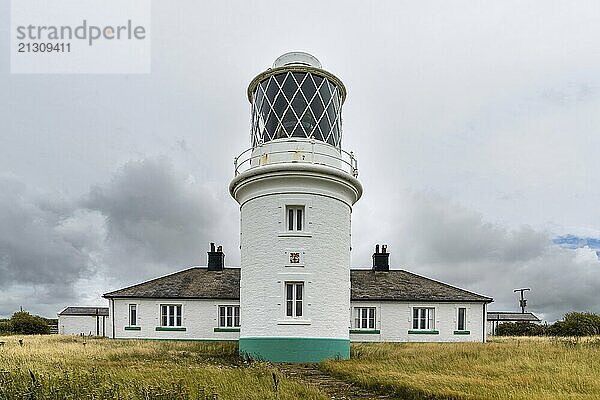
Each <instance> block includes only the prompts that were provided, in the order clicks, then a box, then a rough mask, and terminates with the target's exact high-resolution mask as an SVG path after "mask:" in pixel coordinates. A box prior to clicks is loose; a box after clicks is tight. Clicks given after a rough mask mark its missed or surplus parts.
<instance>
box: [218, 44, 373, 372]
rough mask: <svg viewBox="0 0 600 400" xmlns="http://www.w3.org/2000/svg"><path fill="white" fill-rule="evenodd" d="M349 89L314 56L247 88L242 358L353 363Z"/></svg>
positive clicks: (241, 175) (357, 192)
mask: <svg viewBox="0 0 600 400" xmlns="http://www.w3.org/2000/svg"><path fill="white" fill-rule="evenodd" d="M345 98H346V88H345V87H344V84H343V83H342V81H341V80H340V79H339V78H337V77H336V76H335V75H333V74H332V73H330V72H328V71H327V70H325V69H323V67H322V65H321V63H320V62H319V60H318V59H317V58H315V57H314V56H312V55H310V54H307V53H304V52H290V53H286V54H284V55H282V56H280V57H279V58H277V59H276V60H275V62H274V63H273V66H272V67H271V68H268V69H267V70H266V71H264V72H262V73H260V74H258V75H257V76H256V77H255V78H254V79H253V80H252V81H251V83H250V85H249V87H248V100H249V101H250V104H251V127H250V131H251V147H250V148H249V149H247V150H246V151H244V152H242V153H241V154H240V155H239V156H238V157H236V158H235V160H234V167H235V172H234V175H235V176H234V178H233V179H232V181H231V183H230V185H229V191H230V193H231V195H232V196H233V198H234V199H235V200H236V201H237V202H238V203H239V205H240V230H241V232H240V253H241V277H240V314H241V320H242V322H241V328H240V339H239V349H240V353H241V354H243V355H247V356H249V357H252V358H255V359H261V360H269V361H276V362H319V361H322V360H324V359H329V358H341V359H345V358H349V356H350V340H349V328H350V323H351V322H350V321H351V319H350V315H351V313H350V253H351V234H352V233H351V214H352V206H353V205H354V203H355V202H356V201H358V199H359V198H360V197H361V195H362V186H361V184H360V182H359V181H358V163H357V159H356V157H355V155H354V154H353V153H351V152H347V151H345V150H344V149H343V148H342V105H343V104H344V100H345Z"/></svg>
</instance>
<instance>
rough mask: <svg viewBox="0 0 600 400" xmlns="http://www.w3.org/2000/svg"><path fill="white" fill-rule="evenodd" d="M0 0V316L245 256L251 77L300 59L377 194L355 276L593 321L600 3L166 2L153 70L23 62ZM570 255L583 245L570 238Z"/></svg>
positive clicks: (367, 205) (360, 221)
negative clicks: (78, 70)
mask: <svg viewBox="0 0 600 400" xmlns="http://www.w3.org/2000/svg"><path fill="white" fill-rule="evenodd" d="M8 5H9V4H8V1H2V2H0V16H1V20H0V36H1V39H0V54H3V55H4V56H3V57H0V105H1V107H0V316H8V315H10V314H12V313H13V312H14V311H15V310H17V309H18V307H19V306H23V308H25V309H27V310H29V311H31V312H32V313H36V314H41V315H44V316H48V317H55V315H56V312H58V311H60V310H61V309H62V308H63V307H64V306H67V305H104V304H106V302H105V301H104V299H102V298H101V297H100V296H101V294H102V293H105V292H108V291H110V290H114V289H117V288H121V287H124V286H125V285H129V284H133V283H137V282H140V281H142V280H145V279H149V278H153V277H156V276H160V275H163V274H167V273H170V272H174V271H177V270H180V269H184V268H186V267H188V266H191V265H205V264H206V250H207V247H208V243H209V242H210V241H214V242H217V243H218V244H223V246H224V251H225V253H226V264H227V265H231V266H238V265H239V248H238V245H239V243H238V238H239V215H238V205H237V203H236V202H235V201H234V200H233V199H232V198H231V197H230V196H229V193H228V184H229V181H230V179H231V178H232V173H233V171H232V166H233V157H234V156H235V155H237V154H238V153H240V152H241V151H242V150H245V149H246V148H247V147H249V145H250V140H249V104H248V100H247V98H246V88H247V86H248V83H249V82H250V80H251V79H252V78H253V77H254V76H255V75H257V74H258V73H260V72H261V71H263V70H264V69H266V68H267V67H269V66H270V65H271V63H272V62H273V60H274V59H275V58H276V57H277V56H279V55H281V54H282V53H284V52H286V51H290V50H304V51H308V52H310V53H312V54H314V55H315V56H316V57H317V58H319V59H320V61H321V62H322V64H323V66H324V68H325V69H327V70H329V71H331V72H333V73H334V74H335V75H337V76H338V77H339V78H340V79H342V81H343V82H344V83H345V85H346V87H347V88H348V97H347V100H346V103H345V105H344V109H343V114H344V133H343V142H342V145H343V147H344V148H345V149H347V150H353V151H354V152H355V153H356V154H357V156H358V158H359V166H360V177H359V178H360V180H361V182H362V183H363V185H364V190H365V191H364V196H363V198H362V199H361V200H360V201H359V202H358V203H357V204H356V206H355V208H354V214H353V218H352V222H353V254H352V266H353V267H369V266H370V264H371V257H370V256H371V253H372V251H373V247H374V244H375V243H376V242H378V243H387V244H388V246H389V250H390V251H391V253H392V254H391V265H392V268H395V269H400V268H402V269H407V270H409V271H412V272H415V273H419V274H424V275H426V276H428V277H432V278H435V279H439V280H442V281H445V282H447V283H450V284H453V285H457V286H460V287H463V288H466V289H469V290H473V291H475V292H478V293H482V294H485V295H488V296H491V297H493V298H494V299H495V302H494V303H492V305H491V307H490V309H492V310H516V309H517V306H518V303H517V298H516V295H514V294H513V293H512V290H513V288H518V287H523V286H526V287H530V288H531V289H532V291H531V292H530V294H529V298H530V300H529V310H530V311H533V312H535V313H537V314H539V315H540V316H542V317H543V318H545V319H547V320H549V321H551V322H552V321H554V320H555V319H557V318H560V317H561V316H562V314H563V313H565V312H567V311H570V310H580V311H586V310H589V311H595V312H600V301H598V297H597V294H598V291H599V290H600V262H599V261H598V257H597V256H596V253H595V251H594V249H590V248H589V247H585V246H582V247H580V248H563V247H559V245H557V244H554V243H553V241H552V240H553V239H555V238H556V237H557V236H560V235H566V234H572V235H575V236H578V237H582V238H600V210H599V208H598V204H599V203H600V185H598V176H599V174H598V170H599V164H600V163H599V162H598V158H599V154H600V72H599V71H600V41H599V40H598V38H599V37H600V24H599V23H598V21H600V4H599V3H598V2H597V1H590V2H585V1H578V2H576V3H573V2H553V1H546V0H544V1H528V2H523V1H502V2H457V1H454V2H442V1H439V2H399V1H390V2H384V1H377V2H372V3H367V2H364V1H361V2H349V1H343V2H323V1H303V2H282V1H271V2H268V1H260V2H258V1H236V2H233V1H232V2H222V1H202V2H198V1H183V0H180V1H178V2H177V3H176V5H175V4H174V3H173V2H166V1H155V2H153V8H152V15H153V19H152V57H153V58H152V73H151V74H148V75H85V74H81V75H11V74H10V65H9V56H8V55H9V42H8V29H9V28H8V27H9V25H10V24H9V22H10V21H9V17H8V15H9V12H8V11H9V8H8ZM571 247H573V246H571Z"/></svg>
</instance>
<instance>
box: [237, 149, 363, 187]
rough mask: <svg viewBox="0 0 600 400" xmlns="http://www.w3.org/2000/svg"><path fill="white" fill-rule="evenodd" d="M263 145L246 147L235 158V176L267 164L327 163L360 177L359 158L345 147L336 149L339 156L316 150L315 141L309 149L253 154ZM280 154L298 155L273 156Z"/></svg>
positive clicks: (329, 165)
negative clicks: (282, 157) (344, 148)
mask: <svg viewBox="0 0 600 400" xmlns="http://www.w3.org/2000/svg"><path fill="white" fill-rule="evenodd" d="M261 147H262V146H261V145H258V146H256V148H253V147H251V148H249V149H246V150H244V151H243V152H242V153H240V155H238V156H237V157H235V158H234V159H233V168H234V174H235V176H238V175H239V174H241V173H242V172H245V171H248V170H251V169H254V168H259V167H262V166H265V165H272V164H302V163H306V164H317V165H326V166H328V167H332V168H336V169H339V170H341V171H343V172H346V173H348V174H350V175H352V176H353V177H355V178H357V177H358V159H357V158H356V157H355V156H354V153H353V152H347V151H345V150H343V149H336V151H339V156H338V155H337V154H336V155H333V154H329V153H324V152H321V151H318V150H315V143H311V149H309V150H275V151H269V150H265V151H264V152H257V154H255V155H252V151H253V150H255V149H260V148H261ZM248 153H249V154H248ZM279 154H290V155H293V156H296V157H290V158H289V159H281V160H279V159H272V158H271V156H272V155H279ZM298 156H301V157H298ZM328 159H330V160H332V161H334V162H339V166H336V165H332V164H330V163H327V162H326V161H325V160H328ZM255 161H256V162H255Z"/></svg>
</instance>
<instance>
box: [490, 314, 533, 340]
mask: <svg viewBox="0 0 600 400" xmlns="http://www.w3.org/2000/svg"><path fill="white" fill-rule="evenodd" d="M516 322H530V323H533V324H539V323H541V322H542V320H541V319H539V318H538V317H537V316H536V315H535V314H533V313H530V312H526V313H520V312H513V311H488V313H487V334H488V335H491V336H493V335H495V334H496V329H498V325H500V324H505V323H511V324H514V323H516Z"/></svg>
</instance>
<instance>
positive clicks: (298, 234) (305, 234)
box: [278, 231, 312, 237]
mask: <svg viewBox="0 0 600 400" xmlns="http://www.w3.org/2000/svg"><path fill="white" fill-rule="evenodd" d="M278 236H279V237H312V233H311V232H306V231H284V232H279V235H278Z"/></svg>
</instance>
